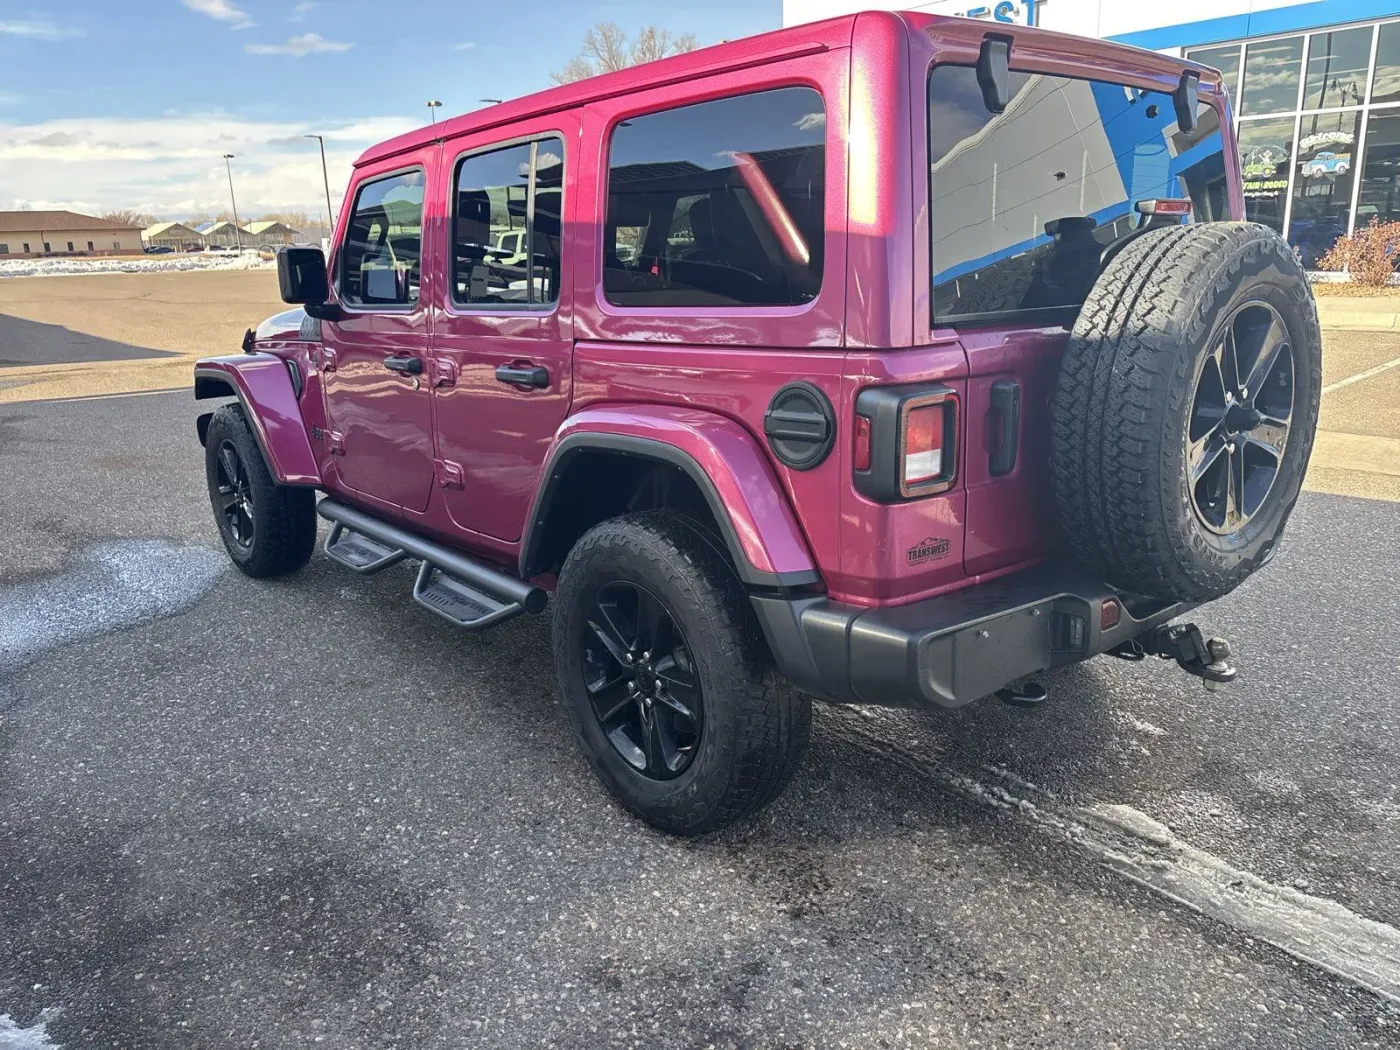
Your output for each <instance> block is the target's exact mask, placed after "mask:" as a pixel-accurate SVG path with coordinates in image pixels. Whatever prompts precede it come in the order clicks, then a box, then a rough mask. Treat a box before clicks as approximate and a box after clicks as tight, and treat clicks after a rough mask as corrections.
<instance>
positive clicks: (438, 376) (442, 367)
mask: <svg viewBox="0 0 1400 1050" xmlns="http://www.w3.org/2000/svg"><path fill="white" fill-rule="evenodd" d="M456 385H457V362H456V361H452V360H449V359H448V358H445V357H439V358H435V359H434V360H433V386H456Z"/></svg>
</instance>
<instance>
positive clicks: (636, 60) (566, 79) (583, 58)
mask: <svg viewBox="0 0 1400 1050" xmlns="http://www.w3.org/2000/svg"><path fill="white" fill-rule="evenodd" d="M699 46H700V45H699V42H698V41H697V40H696V39H695V34H694V33H682V34H680V35H679V36H677V35H675V34H673V33H672V32H671V31H670V30H669V29H658V28H657V27H656V26H645V27H644V28H643V29H641V31H639V32H638V33H637V36H636V39H634V40H632V41H631V42H630V43H629V42H628V40H627V34H626V33H624V32H623V31H622V29H621V28H619V27H618V26H617V24H616V23H614V22H598V23H597V24H595V25H593V26H591V27H589V30H588V32H587V33H585V34H584V37H583V49H582V50H581V51H580V52H579V53H578V54H577V55H575V56H574V57H573V58H571V59H569V61H568V62H567V63H565V65H564V68H563V69H561V70H557V71H555V72H553V73H550V75H549V76H550V79H552V80H553V81H554V82H555V83H556V84H572V83H573V82H574V81H575V80H585V79H587V78H588V77H591V76H597V75H598V74H599V73H613V72H616V71H617V70H619V69H626V68H627V67H628V66H637V65H641V64H642V63H643V62H655V61H656V60H657V59H658V58H665V57H666V56H668V55H682V54H684V53H685V52H687V51H694V50H695V49H696V48H697V47H699Z"/></svg>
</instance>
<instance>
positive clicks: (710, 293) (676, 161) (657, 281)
mask: <svg viewBox="0 0 1400 1050" xmlns="http://www.w3.org/2000/svg"><path fill="white" fill-rule="evenodd" d="M825 143H826V110H825V108H824V107H823V105H822V97H821V95H820V94H818V93H817V92H816V91H814V90H812V89H811V88H805V87H792V88H779V89H777V90H773V91H762V92H756V93H753V94H749V95H737V96H735V97H733V98H724V99H717V100H715V101H713V102H702V103H698V104H696V105H692V106H682V107H680V108H678V109H670V110H664V111H662V112H659V113H651V114H648V115H646V116H642V117H632V118H630V119H628V120H625V121H623V122H622V123H621V124H620V125H619V126H618V128H617V130H616V131H614V132H613V138H612V150H611V154H610V158H609V170H608V213H607V226H606V228H605V230H604V238H603V287H604V293H605V294H606V296H607V298H608V301H609V302H612V303H617V304H618V305H624V306H649V307H650V306H760V305H762V306H773V305H792V304H798V303H805V302H809V301H810V300H812V299H814V298H815V297H816V295H817V291H818V289H819V288H820V287H821V277H822V249H823V239H824V232H825V225H824V223H823V208H824V204H825V192H826V149H825Z"/></svg>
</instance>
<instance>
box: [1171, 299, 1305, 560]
mask: <svg viewBox="0 0 1400 1050" xmlns="http://www.w3.org/2000/svg"><path fill="white" fill-rule="evenodd" d="M1220 332H1221V334H1220V341H1219V343H1218V344H1217V345H1216V346H1215V348H1214V349H1213V350H1212V351H1211V352H1210V353H1209V354H1207V355H1206V356H1205V358H1204V359H1203V361H1202V366H1201V371H1200V375H1199V376H1198V377H1197V380H1196V388H1195V393H1194V396H1193V398H1192V403H1191V414H1190V417H1189V421H1188V433H1187V444H1188V447H1187V456H1186V458H1187V464H1188V467H1189V470H1190V476H1189V479H1188V485H1189V486H1190V493H1191V505H1192V508H1193V509H1194V510H1195V512H1196V516H1197V517H1198V518H1200V520H1201V523H1202V524H1203V525H1205V527H1206V528H1207V529H1209V530H1210V531H1211V532H1213V533H1216V534H1217V535H1229V534H1231V533H1235V532H1238V531H1239V530H1240V529H1242V528H1243V527H1244V526H1245V525H1247V524H1249V522H1250V521H1251V520H1252V519H1253V518H1254V516H1255V515H1256V514H1257V513H1259V510H1260V508H1261V507H1263V505H1264V501H1265V500H1266V499H1267V498H1268V496H1269V493H1270V491H1272V489H1273V487H1274V480H1275V478H1277V477H1278V474H1279V469H1280V467H1281V465H1282V463H1283V454H1284V449H1285V448H1286V447H1287V444H1288V432H1289V428H1290V426H1291V422H1292V418H1293V387H1294V383H1293V377H1294V362H1293V348H1292V346H1291V345H1290V343H1289V339H1288V329H1287V327H1286V326H1285V325H1284V322H1283V319H1282V318H1281V317H1280V316H1279V313H1278V311H1277V310H1276V309H1274V307H1272V306H1270V305H1269V304H1268V303H1263V302H1258V301H1255V302H1247V303H1244V304H1243V305H1241V306H1240V307H1239V308H1238V309H1237V310H1235V312H1234V313H1233V314H1232V315H1231V316H1230V317H1229V319H1228V320H1227V321H1226V322H1225V324H1224V325H1223V326H1222V327H1221V329H1220Z"/></svg>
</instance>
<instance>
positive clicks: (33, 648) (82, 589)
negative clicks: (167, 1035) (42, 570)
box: [0, 540, 228, 1050]
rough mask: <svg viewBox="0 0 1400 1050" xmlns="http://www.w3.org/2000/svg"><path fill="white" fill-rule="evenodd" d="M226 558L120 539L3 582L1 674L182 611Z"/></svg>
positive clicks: (221, 568)
mask: <svg viewBox="0 0 1400 1050" xmlns="http://www.w3.org/2000/svg"><path fill="white" fill-rule="evenodd" d="M227 564H228V563H227V560H226V559H225V558H224V557H223V556H222V554H220V553H219V552H216V551H213V550H210V549H209V548H207V547H179V546H176V545H174V544H172V543H167V542H165V541H164V540H120V541H116V542H110V543H101V544H98V545H96V546H94V547H89V548H88V549H87V550H85V551H83V552H82V553H81V554H79V555H78V556H77V557H76V558H75V560H74V561H73V562H72V563H70V564H69V565H68V566H67V567H65V569H64V570H63V571H62V572H61V573H59V574H58V575H57V576H50V577H47V578H44V579H38V580H28V581H25V582H23V583H17V584H12V585H10V586H8V587H0V674H2V673H4V672H6V671H10V670H13V669H14V668H16V667H18V666H19V665H20V664H22V663H25V662H27V661H28V660H30V659H32V658H33V657H35V656H37V655H38V654H39V653H41V652H44V651H45V650H47V649H54V648H57V647H58V646H61V645H68V644H69V643H71V642H76V641H78V640H80V639H83V638H91V637H93V636H95V635H100V634H106V633H107V632H108V631H114V630H118V629H120V628H123V627H130V626H133V625H135V624H138V623H141V622H143V621H145V620H151V619H155V618H156V617H158V616H172V615H174V614H175V613H178V612H181V611H183V610H184V609H186V608H188V607H189V606H190V605H193V604H194V602H195V601H196V600H197V599H198V598H199V597H200V596H201V595H202V594H203V593H204V592H205V591H206V590H208V589H209V587H210V586H212V585H213V583H214V581H215V580H216V579H217V578H218V576H219V574H220V573H221V572H223V571H224V569H225V567H226V566H227ZM0 710H3V706H0ZM0 1050H7V1048H6V1047H5V1045H4V1043H0Z"/></svg>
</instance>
